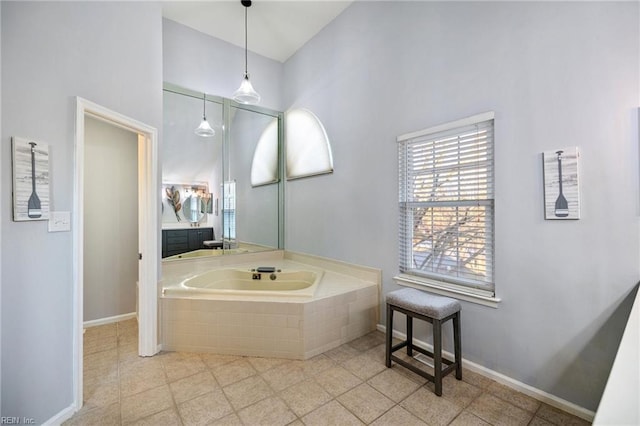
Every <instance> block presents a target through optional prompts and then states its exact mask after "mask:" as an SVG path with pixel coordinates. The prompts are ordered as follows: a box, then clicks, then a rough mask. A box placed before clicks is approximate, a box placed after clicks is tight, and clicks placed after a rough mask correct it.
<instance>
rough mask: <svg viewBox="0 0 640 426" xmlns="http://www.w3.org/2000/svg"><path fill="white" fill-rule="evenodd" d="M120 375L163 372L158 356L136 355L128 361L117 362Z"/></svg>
mask: <svg viewBox="0 0 640 426" xmlns="http://www.w3.org/2000/svg"><path fill="white" fill-rule="evenodd" d="M118 365H119V368H120V377H126V376H140V375H145V374H152V373H164V368H163V366H162V362H161V361H160V358H158V357H137V358H136V359H135V360H131V361H130V362H124V363H122V362H121V363H119V364H118Z"/></svg>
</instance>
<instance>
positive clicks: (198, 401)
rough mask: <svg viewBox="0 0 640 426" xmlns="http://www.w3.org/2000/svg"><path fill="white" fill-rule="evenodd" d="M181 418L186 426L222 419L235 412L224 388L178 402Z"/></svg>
mask: <svg viewBox="0 0 640 426" xmlns="http://www.w3.org/2000/svg"><path fill="white" fill-rule="evenodd" d="M178 411H179V412H180V418H181V419H182V422H183V423H184V425H185V426H191V425H206V424H207V423H209V422H211V421H214V420H218V419H221V418H223V417H225V416H228V415H229V414H231V413H232V412H233V408H232V407H231V405H230V404H229V401H228V400H227V398H226V397H225V395H224V393H223V392H222V389H220V388H217V389H215V390H213V391H212V392H209V393H206V394H204V395H200V396H198V397H196V398H193V399H191V400H189V401H186V402H183V403H181V404H178Z"/></svg>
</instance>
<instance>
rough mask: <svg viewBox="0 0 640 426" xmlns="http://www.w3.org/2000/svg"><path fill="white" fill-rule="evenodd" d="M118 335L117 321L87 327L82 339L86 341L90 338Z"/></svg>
mask: <svg viewBox="0 0 640 426" xmlns="http://www.w3.org/2000/svg"><path fill="white" fill-rule="evenodd" d="M117 335H118V326H117V324H116V323H113V324H103V325H97V326H95V327H87V328H85V329H84V335H83V336H82V340H84V342H85V343H86V342H87V341H89V340H95V339H102V338H104V337H115V336H117Z"/></svg>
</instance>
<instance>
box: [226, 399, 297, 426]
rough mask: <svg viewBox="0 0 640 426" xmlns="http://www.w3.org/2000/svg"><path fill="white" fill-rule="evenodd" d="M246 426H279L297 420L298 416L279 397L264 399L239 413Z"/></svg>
mask: <svg viewBox="0 0 640 426" xmlns="http://www.w3.org/2000/svg"><path fill="white" fill-rule="evenodd" d="M238 416H240V419H241V420H242V422H243V423H244V424H246V425H265V426H278V425H287V424H289V423H291V422H293V421H294V420H296V418H297V417H296V415H295V414H294V413H293V412H292V411H291V410H289V408H288V407H287V405H286V404H285V403H284V402H282V400H281V399H280V398H278V397H270V398H267V399H263V400H262V401H260V402H257V403H255V404H253V405H251V406H249V407H247V408H244V409H243V410H241V411H240V412H239V413H238Z"/></svg>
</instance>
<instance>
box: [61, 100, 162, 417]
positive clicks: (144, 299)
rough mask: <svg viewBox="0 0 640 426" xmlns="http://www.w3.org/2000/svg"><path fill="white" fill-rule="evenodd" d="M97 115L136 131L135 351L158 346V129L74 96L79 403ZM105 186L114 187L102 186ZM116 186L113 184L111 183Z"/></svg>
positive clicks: (79, 399)
mask: <svg viewBox="0 0 640 426" xmlns="http://www.w3.org/2000/svg"><path fill="white" fill-rule="evenodd" d="M88 119H89V120H92V121H95V120H98V121H99V122H103V123H105V124H108V125H110V126H115V127H118V128H120V129H124V130H127V131H129V132H133V133H134V134H135V135H137V158H138V161H137V184H135V183H134V184H135V185H136V186H137V191H134V193H137V197H136V199H134V200H130V201H129V202H130V203H134V205H135V207H136V209H137V224H136V225H137V226H136V229H137V239H135V238H134V241H137V253H135V252H134V253H133V255H134V256H136V255H137V256H138V260H137V281H138V286H137V300H138V303H137V313H138V355H139V356H152V355H155V354H156V353H158V352H159V347H158V326H157V323H158V302H157V282H158V258H159V246H158V208H157V207H158V206H157V198H158V196H157V194H158V191H159V189H158V188H159V186H158V166H157V163H158V162H157V159H158V143H157V142H158V140H157V130H156V129H155V128H153V127H151V126H148V125H146V124H144V123H141V122H138V121H137V120H134V119H132V118H129V117H126V116H124V115H122V114H120V113H117V112H115V111H111V110H109V109H107V108H104V107H102V106H100V105H97V104H95V103H93V102H90V101H87V100H85V99H82V98H79V97H78V98H76V138H75V175H74V210H73V211H74V212H75V215H74V217H73V265H74V271H73V288H74V315H73V320H74V328H73V334H74V336H73V337H74V348H73V357H74V359H73V364H74V365H73V367H74V405H75V409H76V411H77V410H79V409H80V408H81V407H82V404H83V326H84V286H85V283H84V280H85V274H84V272H85V264H86V261H87V259H86V257H85V245H84V244H85V238H86V235H85V209H86V207H87V204H86V203H87V202H89V201H90V199H89V198H90V197H86V195H85V184H86V183H87V172H88V170H87V167H88V166H89V164H85V150H86V148H87V145H86V143H85V142H86V141H85V132H86V128H85V124H86V122H87V120H88ZM103 190H104V191H111V190H114V189H113V188H108V187H107V188H103ZM115 190H116V191H117V189H115Z"/></svg>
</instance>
